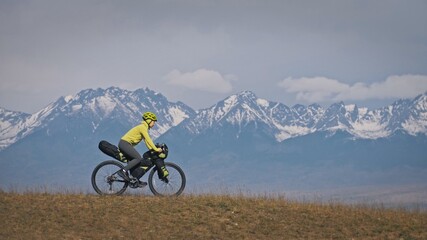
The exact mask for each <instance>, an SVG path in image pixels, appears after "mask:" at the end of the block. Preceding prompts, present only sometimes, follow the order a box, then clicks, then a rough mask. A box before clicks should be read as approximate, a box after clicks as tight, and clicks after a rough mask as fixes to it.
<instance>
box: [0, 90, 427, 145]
mask: <svg viewBox="0 0 427 240" xmlns="http://www.w3.org/2000/svg"><path fill="white" fill-rule="evenodd" d="M145 111H154V112H156V114H157V115H158V118H159V121H158V125H157V127H156V128H155V129H153V130H152V132H151V134H152V135H153V137H154V138H157V137H159V136H161V135H162V134H163V133H165V132H167V131H168V130H169V129H171V128H173V127H175V126H179V129H181V130H182V131H184V132H185V133H183V134H187V133H188V134H190V135H193V136H194V135H198V134H200V133H203V132H204V131H206V130H207V129H214V130H215V129H221V128H222V127H224V126H226V125H230V126H234V127H236V128H235V129H237V132H236V133H235V135H236V136H237V137H238V135H239V134H240V133H241V132H243V131H245V130H248V129H251V131H260V132H263V133H265V134H267V135H269V136H270V137H271V138H272V139H275V141H277V142H281V141H283V140H285V139H289V138H294V137H297V136H303V135H307V134H310V133H314V132H319V131H327V132H335V131H338V130H340V131H345V132H348V133H350V134H351V135H352V136H354V137H355V138H360V139H378V138H384V137H388V136H391V135H392V134H393V133H394V132H396V131H403V132H406V133H407V134H410V135H417V134H424V135H426V134H427V93H425V94H421V95H419V96H417V97H416V98H414V99H412V100H411V99H403V100H399V101H396V102H394V103H393V104H392V105H390V106H386V107H383V108H380V109H375V110H369V109H367V108H359V107H358V106H356V105H345V104H344V103H343V102H339V103H335V104H332V105H331V106H329V107H328V108H326V109H325V108H323V107H321V106H320V105H318V104H312V105H309V106H304V105H300V104H297V105H295V106H293V107H288V106H286V105H284V104H282V103H278V102H272V101H268V100H266V99H261V98H258V97H257V96H256V95H255V94H254V93H252V92H250V91H243V92H241V93H238V94H235V95H232V96H229V97H228V98H226V99H224V100H222V101H220V102H218V103H217V104H215V105H213V106H212V107H210V108H206V109H202V110H199V111H198V112H196V111H194V110H193V109H191V108H190V107H188V106H187V105H185V104H183V103H181V102H177V103H171V102H169V101H168V100H167V99H166V97H164V96H163V95H162V94H160V93H157V92H154V91H152V90H150V89H147V88H146V89H138V90H135V91H128V90H123V89H120V88H117V87H111V88H108V89H100V88H98V89H86V90H83V91H81V92H79V93H77V94H76V95H75V96H66V97H60V98H59V99H58V100H57V101H55V102H53V103H51V104H49V105H48V106H47V107H45V108H44V109H42V110H40V111H38V112H36V113H34V114H26V113H20V112H13V111H9V110H5V109H1V108H0V150H2V149H4V148H6V147H7V146H9V145H11V144H13V143H15V142H17V141H18V140H20V139H22V138H24V137H26V136H28V135H29V134H31V133H33V132H34V131H36V130H39V129H43V128H46V127H47V126H49V125H51V124H52V122H54V121H55V119H62V121H63V122H68V123H69V122H70V120H69V119H74V120H75V121H76V124H78V122H79V121H80V122H85V121H87V122H89V124H90V125H91V127H90V128H91V131H92V133H94V132H96V131H97V130H99V128H100V126H103V128H108V126H109V124H110V125H111V124H120V125H122V126H123V128H128V127H131V126H132V125H135V124H137V123H139V122H140V121H141V115H142V113H143V112H145ZM64 119H68V120H64ZM184 120H185V121H184ZM113 122H114V123H113ZM181 122H182V123H181ZM180 123H181V124H180ZM65 128H66V130H69V129H68V127H65ZM104 131H105V130H104Z"/></svg>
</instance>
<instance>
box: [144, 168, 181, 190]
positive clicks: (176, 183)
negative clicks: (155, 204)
mask: <svg viewBox="0 0 427 240" xmlns="http://www.w3.org/2000/svg"><path fill="white" fill-rule="evenodd" d="M165 165H166V168H167V169H168V171H169V176H168V182H164V181H162V180H160V179H159V178H158V177H157V173H156V172H157V168H153V169H152V170H151V172H150V175H149V176H148V186H149V187H150V190H151V192H152V193H153V194H154V195H156V196H179V195H180V194H181V193H182V192H183V191H184V188H185V184H186V178H185V174H184V171H183V170H182V169H181V168H180V167H179V166H178V165H176V164H175V163H171V162H165ZM155 173H156V175H154V174H155ZM154 176H156V177H154Z"/></svg>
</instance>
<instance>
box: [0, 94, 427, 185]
mask: <svg viewBox="0 0 427 240" xmlns="http://www.w3.org/2000/svg"><path fill="white" fill-rule="evenodd" d="M145 111H153V112H156V114H157V116H158V119H159V121H158V124H157V126H156V127H155V128H154V129H153V130H151V133H150V134H151V135H152V136H153V138H155V139H156V141H159V142H166V143H167V144H168V145H169V146H170V149H171V153H172V154H171V156H170V158H171V159H170V160H171V161H175V162H177V163H178V164H180V165H182V166H183V168H184V170H186V173H187V175H188V180H189V186H190V187H191V186H192V187H193V191H196V192H198V191H205V190H206V189H209V191H212V189H213V188H222V187H225V188H229V187H238V188H247V189H249V190H250V191H255V192H259V191H270V190H271V191H291V190H292V191H300V190H307V189H309V190H319V189H331V188H341V187H346V188H348V187H359V186H380V185H393V186H396V185H402V186H404V185H405V184H410V185H417V186H419V185H423V184H424V183H426V182H427V181H426V180H427V177H426V176H427V174H426V173H427V158H426V156H427V93H425V94H421V95H419V96H417V97H415V98H414V99H401V100H398V101H396V102H394V103H393V104H391V105H389V106H385V107H382V108H378V109H373V110H370V109H368V108H364V107H358V106H356V105H354V104H349V105H346V104H344V103H343V102H339V103H335V104H332V105H331V106H329V107H327V108H324V107H322V106H320V105H318V104H312V105H309V106H304V105H295V106H292V107H288V106H286V105H285V104H283V103H278V102H273V101H269V100H266V99H261V98H258V97H257V96H256V95H255V94H254V93H253V92H250V91H243V92H240V93H238V94H235V95H231V96H229V97H227V98H226V99H224V100H222V101H219V102H218V103H217V104H215V105H213V106H211V107H209V108H206V109H201V110H194V109H192V108H191V107H189V106H187V105H186V104H184V103H182V102H176V103H175V102H170V101H169V100H168V99H167V98H166V97H165V96H163V95H162V94H160V93H157V92H154V91H152V90H150V89H148V88H145V89H138V90H135V91H128V90H124V89H120V88H117V87H111V88H108V89H100V88H99V89H86V90H83V91H81V92H79V93H77V94H76V95H74V96H65V97H60V98H59V99H57V100H56V101H55V102H53V103H51V104H49V105H48V106H47V107H45V108H43V109H41V110H40V111H38V112H36V113H34V114H28V113H22V112H16V111H10V110H6V109H3V108H0V163H1V164H2V166H3V169H4V171H3V172H4V174H2V175H1V177H0V178H1V179H0V180H1V181H0V182H1V183H0V187H3V188H5V187H11V186H12V187H16V188H22V187H25V186H27V187H28V186H35V185H42V186H50V185H58V186H65V187H69V186H72V187H76V188H88V189H90V186H89V185H90V173H91V171H92V169H93V168H94V167H95V166H96V164H98V163H99V162H100V161H101V160H105V159H108V157H107V156H105V155H102V153H100V152H99V151H98V150H97V144H98V142H99V141H100V140H102V139H105V140H108V141H110V142H112V143H117V142H118V140H119V138H120V137H121V136H122V135H123V134H124V133H125V132H126V131H127V130H128V129H130V128H131V127H132V126H134V125H136V124H138V123H139V122H140V121H141V115H142V113H143V112H145ZM144 147H145V146H141V147H138V150H139V151H140V152H143V151H145V150H144ZM424 185H425V184H424ZM424 185H423V186H424ZM220 186H222V187H220ZM206 191H207V190H206Z"/></svg>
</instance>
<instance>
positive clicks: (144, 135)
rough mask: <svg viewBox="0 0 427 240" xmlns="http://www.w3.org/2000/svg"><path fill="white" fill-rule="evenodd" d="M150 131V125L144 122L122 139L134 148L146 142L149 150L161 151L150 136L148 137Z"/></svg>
mask: <svg viewBox="0 0 427 240" xmlns="http://www.w3.org/2000/svg"><path fill="white" fill-rule="evenodd" d="M148 129H149V127H148V123H147V122H146V121H142V122H141V124H139V125H138V126H136V127H133V128H132V129H131V130H129V131H128V132H127V133H126V134H125V135H124V136H123V137H122V140H124V141H126V142H128V143H130V144H132V146H136V145H137V144H138V143H140V142H141V141H142V140H144V142H145V145H146V146H147V148H148V149H149V150H154V151H159V148H157V147H156V145H154V143H153V140H151V137H150V135H148Z"/></svg>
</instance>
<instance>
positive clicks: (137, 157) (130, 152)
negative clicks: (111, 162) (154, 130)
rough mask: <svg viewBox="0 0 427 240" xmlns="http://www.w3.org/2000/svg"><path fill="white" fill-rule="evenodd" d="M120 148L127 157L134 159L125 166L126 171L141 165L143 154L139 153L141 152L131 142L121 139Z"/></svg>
mask: <svg viewBox="0 0 427 240" xmlns="http://www.w3.org/2000/svg"><path fill="white" fill-rule="evenodd" d="M119 149H120V152H122V153H123V154H124V155H125V156H126V158H128V159H132V161H130V162H129V163H128V165H126V167H125V168H124V169H125V170H126V171H128V170H129V169H131V168H134V167H135V166H137V165H139V163H140V162H141V160H142V157H141V154H139V152H138V151H136V149H135V148H134V147H133V146H132V145H131V144H130V143H128V142H126V141H124V140H120V142H119Z"/></svg>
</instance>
